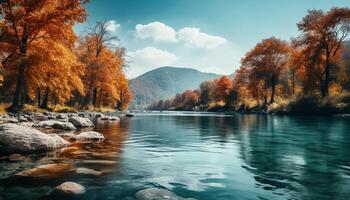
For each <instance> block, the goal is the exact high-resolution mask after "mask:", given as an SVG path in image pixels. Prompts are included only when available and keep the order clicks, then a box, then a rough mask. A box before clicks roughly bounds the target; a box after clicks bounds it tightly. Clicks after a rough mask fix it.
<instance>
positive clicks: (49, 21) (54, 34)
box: [0, 0, 87, 110]
mask: <svg viewBox="0 0 350 200" xmlns="http://www.w3.org/2000/svg"><path fill="white" fill-rule="evenodd" d="M86 2H87V1H86V0H84V1H82V0H35V1H27V0H6V1H1V2H0V15H1V35H0V43H1V44H0V45H1V46H2V45H3V46H5V48H6V49H5V54H6V56H7V57H11V58H16V60H15V62H16V63H17V65H16V71H17V74H16V79H17V81H16V87H15V92H14V95H13V101H12V106H11V107H10V109H11V110H17V109H19V108H20V107H21V106H22V104H21V101H23V99H24V98H25V96H26V95H27V94H26V90H27V89H26V85H25V83H26V79H27V77H26V70H27V68H28V62H29V59H28V56H29V55H30V54H29V53H31V52H34V51H35V48H36V46H35V45H36V44H37V43H46V42H48V41H61V42H62V41H67V42H66V43H71V44H73V42H74V40H75V39H76V35H75V33H74V31H73V26H74V24H76V23H77V22H83V21H85V19H86V11H85V9H84V8H83V7H82V5H83V4H84V3H86ZM48 44H49V43H47V45H48ZM5 60H6V61H8V59H5ZM6 63H7V62H6ZM3 64H4V63H3ZM12 64H13V63H10V64H9V65H12ZM12 66H13V65H12Z"/></svg>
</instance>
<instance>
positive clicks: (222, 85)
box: [215, 76, 233, 106]
mask: <svg viewBox="0 0 350 200" xmlns="http://www.w3.org/2000/svg"><path fill="white" fill-rule="evenodd" d="M215 84H216V85H215V96H216V98H217V99H218V100H219V101H224V102H225V105H226V106H230V99H231V98H230V95H232V91H233V82H232V80H231V79H230V78H229V77H227V76H222V77H221V78H219V79H217V80H216V81H215Z"/></svg>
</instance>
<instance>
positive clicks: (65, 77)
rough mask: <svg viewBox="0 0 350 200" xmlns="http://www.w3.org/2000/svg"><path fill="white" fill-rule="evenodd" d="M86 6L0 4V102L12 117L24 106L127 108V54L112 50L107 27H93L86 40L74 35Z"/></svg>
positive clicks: (67, 0)
mask: <svg viewBox="0 0 350 200" xmlns="http://www.w3.org/2000/svg"><path fill="white" fill-rule="evenodd" d="M88 2H89V1H88V0H30V1H27V0H6V1H1V2H0V59H1V64H0V65H1V66H0V67H1V84H2V87H1V89H0V97H1V98H2V99H1V101H2V102H9V103H10V104H11V105H10V107H9V110H10V111H17V110H20V109H22V108H23V106H24V105H25V104H32V105H37V106H38V107H40V108H44V109H48V108H49V107H50V106H55V105H68V106H74V107H76V108H79V109H86V108H88V107H91V106H93V107H101V106H104V107H112V108H118V109H121V110H123V109H126V108H127V106H128V103H129V102H130V100H131V98H132V96H131V93H130V91H129V89H128V81H127V79H126V77H125V74H124V71H123V68H124V67H125V65H126V61H125V49H124V48H123V47H120V46H116V45H114V44H115V43H116V41H117V38H115V37H114V36H112V35H111V33H110V32H109V31H108V30H109V29H108V26H109V23H108V22H97V23H96V25H95V26H93V27H90V28H89V29H88V30H87V31H86V34H85V35H84V36H78V35H77V34H76V33H75V32H74V29H73V28H74V26H75V25H76V24H77V23H83V22H85V21H86V19H87V11H86V9H85V8H84V5H85V4H87V3H88Z"/></svg>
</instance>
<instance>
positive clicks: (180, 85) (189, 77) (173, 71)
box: [129, 67, 221, 109]
mask: <svg viewBox="0 0 350 200" xmlns="http://www.w3.org/2000/svg"><path fill="white" fill-rule="evenodd" d="M220 76H221V75H218V74H213V73H204V72H200V71H198V70H195V69H191V68H177V67H160V68H157V69H155V70H152V71H149V72H146V73H145V74H143V75H141V76H139V77H137V78H134V79H131V80H130V81H129V87H130V90H131V91H132V93H133V97H134V99H133V102H132V103H131V104H130V106H129V109H143V108H145V107H147V106H148V105H149V104H151V103H152V102H154V101H159V100H161V99H167V98H170V97H173V96H175V95H176V93H179V92H183V91H185V90H187V89H197V88H198V87H199V85H200V84H201V82H203V81H206V80H211V79H216V78H218V77H220Z"/></svg>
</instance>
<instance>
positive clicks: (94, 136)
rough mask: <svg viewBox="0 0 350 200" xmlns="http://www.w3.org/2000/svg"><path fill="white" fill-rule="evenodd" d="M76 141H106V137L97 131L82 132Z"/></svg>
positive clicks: (76, 137)
mask: <svg viewBox="0 0 350 200" xmlns="http://www.w3.org/2000/svg"><path fill="white" fill-rule="evenodd" d="M74 139H76V140H104V139H105V137H104V136H103V135H102V134H101V133H98V132H95V131H86V132H82V133H80V134H79V135H76V136H75V137H74Z"/></svg>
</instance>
